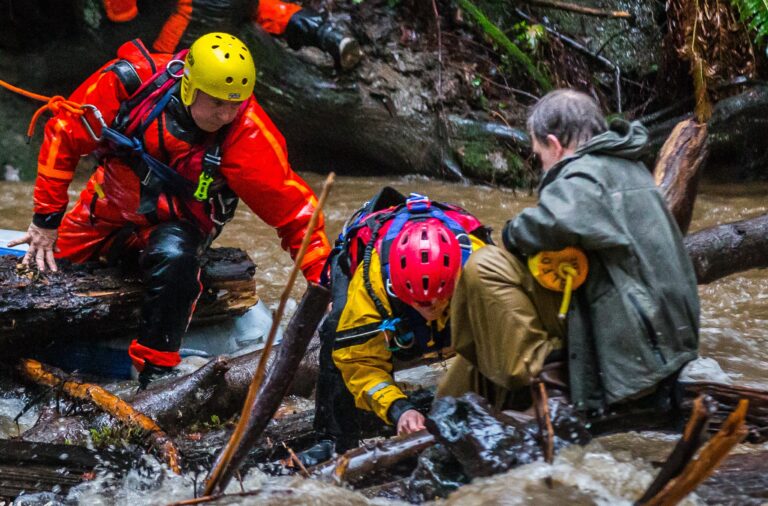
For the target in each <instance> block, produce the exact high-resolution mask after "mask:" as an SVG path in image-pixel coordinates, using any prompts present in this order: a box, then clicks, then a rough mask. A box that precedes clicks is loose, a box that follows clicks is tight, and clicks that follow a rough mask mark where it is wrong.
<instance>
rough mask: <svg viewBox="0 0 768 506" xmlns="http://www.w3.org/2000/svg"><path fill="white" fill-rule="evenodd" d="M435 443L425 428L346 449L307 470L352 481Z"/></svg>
mask: <svg viewBox="0 0 768 506" xmlns="http://www.w3.org/2000/svg"><path fill="white" fill-rule="evenodd" d="M435 443H436V440H435V437H434V436H433V435H432V434H430V433H429V432H428V431H427V430H426V429H425V430H421V431H419V432H414V433H413V434H408V435H404V436H395V437H393V438H390V439H385V440H383V441H376V442H375V443H373V444H372V445H368V446H361V447H359V448H355V449H352V450H349V451H348V452H346V453H345V454H344V455H341V456H339V457H338V458H337V459H335V460H330V461H328V462H324V463H322V464H318V465H316V466H313V467H310V468H309V469H308V471H309V473H310V475H312V476H316V477H318V478H322V479H326V480H333V481H335V482H341V481H345V482H349V483H354V482H356V481H358V480H359V479H361V478H362V477H364V476H365V475H367V474H369V473H371V472H373V471H375V470H377V469H386V468H388V467H390V466H393V465H395V464H397V463H398V462H401V461H403V460H405V459H407V458H410V457H415V456H416V455H418V454H419V453H421V452H422V451H423V450H425V449H426V448H429V447H430V446H432V445H434V444H435Z"/></svg>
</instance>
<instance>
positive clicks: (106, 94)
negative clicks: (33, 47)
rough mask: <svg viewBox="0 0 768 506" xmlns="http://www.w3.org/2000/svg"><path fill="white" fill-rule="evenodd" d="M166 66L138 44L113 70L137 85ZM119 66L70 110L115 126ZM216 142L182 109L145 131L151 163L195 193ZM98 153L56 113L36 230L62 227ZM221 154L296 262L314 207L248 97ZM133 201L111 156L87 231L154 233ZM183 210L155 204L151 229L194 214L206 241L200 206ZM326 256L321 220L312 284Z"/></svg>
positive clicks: (98, 175)
mask: <svg viewBox="0 0 768 506" xmlns="http://www.w3.org/2000/svg"><path fill="white" fill-rule="evenodd" d="M170 58H171V56H170V55H167V54H163V55H161V54H153V55H151V56H150V55H149V54H148V53H147V52H146V49H144V47H143V45H142V44H141V43H140V42H139V41H131V42H128V43H126V44H124V45H123V46H121V47H120V49H119V50H118V60H120V59H122V60H126V61H128V62H130V63H131V64H132V66H133V68H134V69H135V71H136V73H137V74H138V76H139V77H140V79H141V80H142V81H144V80H146V79H148V78H149V77H151V76H152V75H153V74H154V73H155V71H156V70H157V69H162V68H165V65H166V64H167V62H168V61H169V60H170ZM118 60H114V61H111V62H109V63H107V64H106V65H105V66H104V67H102V68H101V69H100V70H99V71H97V72H96V73H94V74H93V75H92V76H91V77H89V78H88V79H87V80H86V81H85V82H84V83H83V84H81V85H80V86H79V87H78V88H77V90H75V92H74V93H73V94H72V96H71V97H70V98H71V100H73V101H75V102H78V103H82V104H91V105H94V106H96V107H97V108H98V109H99V110H100V111H101V113H102V114H103V116H104V119H105V121H106V123H107V124H111V123H112V121H113V120H114V118H115V116H116V115H117V113H118V109H119V107H120V104H121V102H123V101H125V100H127V99H128V97H129V93H128V91H127V90H126V87H125V85H124V83H123V81H122V80H121V79H120V77H119V76H118V73H116V72H113V71H112V65H113V63H115V62H116V61H118ZM214 135H215V134H206V133H205V132H203V131H201V130H200V129H198V128H197V127H196V126H195V125H194V122H192V119H191V117H190V116H189V114H188V112H187V111H186V110H185V109H183V108H180V107H176V108H175V109H174V108H173V107H170V106H169V107H167V108H166V109H165V110H164V111H163V113H162V114H161V115H160V117H159V118H158V119H157V120H155V121H154V122H153V123H152V124H151V125H150V126H149V128H148V129H147V130H146V132H145V134H144V144H145V149H146V151H147V152H148V153H149V154H151V155H152V156H154V157H155V158H157V159H158V160H160V161H162V162H164V163H166V164H167V165H169V166H171V167H174V168H176V169H177V170H178V171H179V173H180V174H182V175H183V176H184V177H186V178H187V179H189V180H190V181H192V182H194V183H197V181H198V177H199V174H200V171H201V165H200V163H195V161H194V160H193V159H195V160H199V159H200V155H201V152H202V151H203V150H204V149H205V146H206V145H208V144H210V143H211V142H213V137H214ZM96 147H97V143H96V141H94V140H93V139H92V138H91V136H90V135H89V134H88V132H87V130H86V129H85V127H84V125H83V123H82V122H81V120H80V118H77V117H75V116H73V115H70V114H69V113H67V112H65V111H62V112H59V113H58V114H57V115H55V116H54V117H53V118H52V119H51V120H49V121H48V123H47V124H46V127H45V138H44V140H43V145H42V147H41V149H40V156H39V159H38V175H37V180H36V182H35V190H34V211H35V214H36V222H38V221H39V220H38V218H39V217H41V216H48V217H49V218H50V217H53V219H49V220H48V224H49V225H52V226H57V225H58V221H60V213H63V211H64V210H65V209H66V207H67V203H68V196H67V189H68V187H69V184H70V182H71V181H72V178H73V176H74V171H75V167H76V165H77V163H78V160H79V159H80V157H81V156H83V155H85V154H88V153H91V152H92V151H94V149H96ZM221 150H222V162H221V169H220V173H221V176H222V177H223V178H224V180H225V181H226V183H227V185H228V186H229V187H230V188H231V189H232V190H233V191H234V192H235V193H236V194H237V195H238V197H239V198H240V199H242V200H243V201H244V202H245V204H246V205H247V206H248V207H250V208H251V210H253V212H255V213H256V214H257V215H258V216H259V217H260V218H261V219H263V220H264V221H265V222H266V223H268V224H269V225H271V226H273V227H275V228H276V229H277V233H278V235H279V236H280V238H281V240H282V247H283V249H285V250H287V251H289V252H290V254H291V256H292V257H293V256H295V254H296V253H297V251H298V249H299V247H300V245H301V241H302V238H303V236H304V233H305V230H306V227H307V225H308V222H309V219H310V217H311V215H312V212H313V211H314V209H315V206H316V204H317V200H316V198H315V195H314V193H313V192H312V190H311V189H310V188H309V187H308V186H307V184H306V183H305V182H304V181H303V180H302V179H301V178H300V177H299V176H298V175H297V174H296V173H295V172H293V170H292V169H291V167H290V165H289V163H288V158H287V152H286V145H285V139H284V138H283V136H282V135H281V134H280V132H279V131H278V130H277V128H276V127H275V125H274V124H273V123H272V121H271V120H270V119H269V117H268V116H267V114H266V113H265V112H264V110H263V109H262V108H261V107H260V106H259V104H258V103H257V102H256V99H255V98H254V97H253V96H251V97H250V98H249V99H248V100H246V101H245V102H244V103H243V106H242V107H241V109H240V111H239V113H238V115H237V117H236V118H235V120H234V121H233V122H232V123H231V124H230V126H229V130H228V132H227V135H226V137H225V138H224V141H223V142H222V144H221ZM139 196H140V182H139V180H138V178H137V177H136V175H135V174H134V172H133V170H132V169H131V168H130V167H129V166H128V165H127V164H126V163H125V162H124V161H123V160H121V159H119V158H117V157H114V156H109V155H107V156H105V157H104V158H103V159H102V160H101V163H100V166H99V167H98V168H97V170H96V172H95V173H94V174H93V176H92V177H91V180H90V181H89V184H88V186H87V188H86V189H85V190H84V191H83V193H82V195H81V196H80V200H81V201H84V202H87V204H88V205H89V207H90V209H91V213H92V217H91V218H92V221H98V220H106V221H108V222H114V223H120V222H123V223H133V224H135V225H137V226H138V227H143V226H149V225H151V223H149V222H148V221H147V219H146V217H145V216H144V215H141V214H138V213H137V209H138V206H139ZM91 199H92V202H91ZM179 204H180V203H179V202H178V201H177V197H171V196H167V195H165V194H163V195H161V197H160V199H159V200H158V204H157V219H158V220H159V221H168V220H174V219H178V216H183V217H186V218H187V219H190V218H191V217H190V216H188V214H190V212H191V214H193V215H194V218H195V219H194V220H191V221H196V222H198V224H199V225H200V227H201V229H202V230H203V232H204V233H209V232H210V231H211V229H212V228H213V224H212V223H210V219H209V218H207V216H206V213H205V212H204V211H203V209H202V207H203V206H204V204H203V203H200V202H197V201H194V200H193V199H188V200H185V202H184V205H183V206H180V205H179ZM206 219H208V220H209V222H208V223H206V222H205V220H206ZM329 252H330V246H329V243H328V239H327V238H326V235H325V232H324V224H323V221H322V220H321V221H320V224H319V226H318V227H317V229H316V230H315V231H314V233H313V234H312V239H311V242H310V247H309V250H308V252H307V254H306V256H305V257H304V260H303V262H302V265H301V268H302V271H303V272H304V275H305V277H306V278H307V279H308V280H310V281H317V280H318V279H319V276H320V272H321V270H322V267H323V264H324V262H325V259H326V257H327V256H328V253H329Z"/></svg>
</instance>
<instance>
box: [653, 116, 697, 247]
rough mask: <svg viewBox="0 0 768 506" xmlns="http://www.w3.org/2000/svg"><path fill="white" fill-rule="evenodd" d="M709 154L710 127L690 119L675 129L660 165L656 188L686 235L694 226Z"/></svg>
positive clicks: (667, 143) (664, 148)
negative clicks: (701, 175)
mask: <svg viewBox="0 0 768 506" xmlns="http://www.w3.org/2000/svg"><path fill="white" fill-rule="evenodd" d="M707 154H708V145H707V125H706V124H701V123H699V122H697V121H696V120H694V119H689V120H685V121H681V122H680V123H678V124H677V125H676V126H675V128H674V130H672V133H671V134H670V135H669V137H668V138H667V140H666V142H665V143H664V145H663V146H662V147H661V151H660V152H659V159H658V161H657V162H656V168H655V170H654V173H655V177H656V186H658V187H659V189H660V190H661V192H662V195H664V199H665V200H666V201H667V205H668V206H669V210H670V211H671V212H672V215H673V216H674V217H675V221H677V225H678V226H679V227H680V231H681V232H682V233H683V235H685V233H686V232H687V231H688V226H689V225H690V224H691V217H692V216H693V204H694V202H695V201H696V193H697V191H698V186H699V177H700V174H701V168H702V166H703V165H704V162H705V161H706V159H707Z"/></svg>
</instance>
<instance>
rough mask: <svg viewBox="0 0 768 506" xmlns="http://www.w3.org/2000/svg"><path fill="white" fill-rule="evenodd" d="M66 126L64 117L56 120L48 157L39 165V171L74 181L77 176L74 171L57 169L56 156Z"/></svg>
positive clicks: (42, 173)
mask: <svg viewBox="0 0 768 506" xmlns="http://www.w3.org/2000/svg"><path fill="white" fill-rule="evenodd" d="M65 126H66V123H65V122H64V120H63V119H58V120H56V124H55V125H54V127H53V136H52V138H51V143H50V145H49V146H48V158H47V159H46V160H45V163H44V164H38V165H37V173H38V174H40V175H43V176H47V177H54V178H56V179H63V180H65V181H72V178H74V177H75V172H74V171H69V170H61V169H56V168H55V167H54V166H55V165H56V157H57V156H58V154H59V146H60V145H61V130H62V129H63V128H64V127H65Z"/></svg>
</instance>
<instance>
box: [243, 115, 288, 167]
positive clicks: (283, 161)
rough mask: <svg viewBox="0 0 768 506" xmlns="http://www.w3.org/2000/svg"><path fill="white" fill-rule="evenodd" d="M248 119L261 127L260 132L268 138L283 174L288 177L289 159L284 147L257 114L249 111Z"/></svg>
mask: <svg viewBox="0 0 768 506" xmlns="http://www.w3.org/2000/svg"><path fill="white" fill-rule="evenodd" d="M247 116H248V118H249V119H251V120H253V122H254V123H256V126H258V127H259V130H261V133H262V134H264V137H266V139H267V142H269V145H270V146H272V149H273V150H274V152H275V156H277V160H278V161H279V162H280V165H281V166H282V167H283V173H285V174H286V175H288V171H289V166H288V157H287V156H286V155H285V152H284V151H283V147H282V146H281V145H280V143H279V142H278V141H277V138H276V137H275V136H274V135H273V134H272V132H270V131H269V130H268V129H267V126H266V125H265V124H264V122H263V121H261V118H259V117H258V116H257V115H256V113H255V112H253V111H248V114H247Z"/></svg>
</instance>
